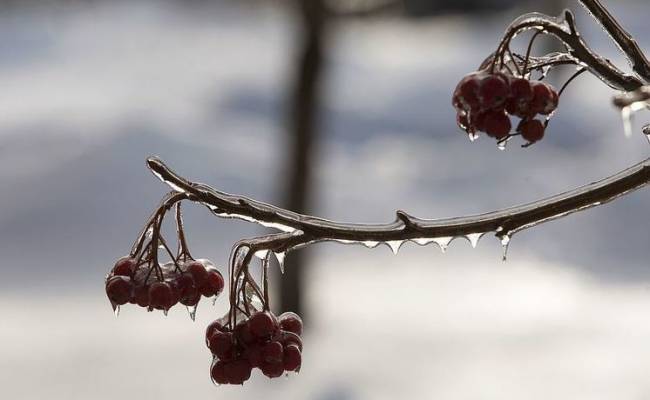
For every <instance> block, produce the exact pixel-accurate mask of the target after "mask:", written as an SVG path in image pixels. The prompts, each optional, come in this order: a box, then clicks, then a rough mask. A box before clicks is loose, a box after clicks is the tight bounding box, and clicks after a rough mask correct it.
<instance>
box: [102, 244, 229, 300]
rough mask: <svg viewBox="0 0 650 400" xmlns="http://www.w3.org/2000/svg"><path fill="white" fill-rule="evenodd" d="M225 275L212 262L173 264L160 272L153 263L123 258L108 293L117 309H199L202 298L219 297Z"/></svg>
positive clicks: (116, 269) (196, 261) (200, 261)
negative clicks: (126, 306) (177, 306)
mask: <svg viewBox="0 0 650 400" xmlns="http://www.w3.org/2000/svg"><path fill="white" fill-rule="evenodd" d="M223 288H224V280H223V276H222V275H221V273H220V272H219V271H217V269H216V268H215V267H214V265H213V264H212V263H211V262H210V261H208V260H191V261H189V262H185V263H182V262H178V263H174V262H169V263H166V264H164V265H161V266H160V267H159V270H156V268H155V267H154V266H151V265H149V263H144V264H143V265H141V266H138V264H137V261H136V260H135V259H134V258H133V257H128V256H127V257H122V258H120V259H119V260H118V261H117V262H116V263H115V266H114V267H113V269H112V271H111V273H110V274H109V275H108V277H107V278H106V294H107V295H108V299H109V300H110V301H111V304H112V305H113V307H116V306H120V305H123V304H126V303H132V304H137V305H139V306H140V307H146V308H148V309H149V310H150V311H151V310H153V309H159V310H165V311H167V310H169V309H170V308H171V307H173V306H174V305H175V304H177V303H181V304H183V305H185V306H189V307H193V306H196V305H197V304H198V302H199V300H200V299H201V296H202V295H203V296H205V297H211V296H217V295H219V294H220V293H221V292H222V291H223Z"/></svg>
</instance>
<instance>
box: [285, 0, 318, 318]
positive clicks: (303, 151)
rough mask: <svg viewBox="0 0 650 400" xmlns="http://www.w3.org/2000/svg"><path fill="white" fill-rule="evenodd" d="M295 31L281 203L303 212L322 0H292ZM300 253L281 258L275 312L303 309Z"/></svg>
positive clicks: (314, 136) (313, 134)
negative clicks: (297, 25)
mask: <svg viewBox="0 0 650 400" xmlns="http://www.w3.org/2000/svg"><path fill="white" fill-rule="evenodd" d="M296 8H297V12H298V15H299V17H300V23H301V32H300V33H299V35H298V37H299V40H300V41H301V42H300V43H299V46H300V47H299V53H298V55H297V56H298V58H297V65H296V71H295V77H296V78H295V81H294V83H293V85H294V86H293V88H292V89H291V93H290V96H291V97H290V101H289V107H288V115H287V117H288V121H287V131H288V134H289V141H288V142H289V149H288V153H287V156H286V160H287V164H286V166H285V173H286V177H287V180H286V182H287V184H286V187H285V188H284V193H285V194H286V196H287V197H286V199H285V201H284V205H285V207H286V208H288V209H289V210H292V211H296V212H300V213H307V212H309V211H310V210H309V205H310V193H311V192H312V190H311V189H312V188H311V183H312V182H313V158H314V157H313V156H314V154H316V153H317V151H316V144H317V142H318V122H319V118H318V116H319V99H320V90H319V89H320V85H319V82H320V80H321V74H322V69H323V47H324V43H323V42H324V36H325V28H326V27H325V25H326V17H325V9H324V4H323V1H322V0H296ZM305 253H306V252H305V250H301V251H297V252H295V253H292V254H291V256H290V257H288V258H287V263H286V266H285V274H284V276H283V277H282V279H280V280H279V282H280V293H281V294H280V305H279V307H280V309H281V310H283V311H294V312H297V313H299V314H300V315H301V316H303V317H304V316H305V312H304V309H303V287H304V284H303V283H304V282H303V277H304V273H305V270H306V267H307V265H306V262H307V254H305Z"/></svg>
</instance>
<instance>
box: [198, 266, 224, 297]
mask: <svg viewBox="0 0 650 400" xmlns="http://www.w3.org/2000/svg"><path fill="white" fill-rule="evenodd" d="M223 286H224V281H223V276H222V275H221V273H220V272H219V271H217V270H213V269H211V270H209V271H207V278H206V280H205V283H204V284H203V286H201V288H200V290H201V294H202V295H204V296H205V297H210V296H218V295H219V294H221V292H222V291H223Z"/></svg>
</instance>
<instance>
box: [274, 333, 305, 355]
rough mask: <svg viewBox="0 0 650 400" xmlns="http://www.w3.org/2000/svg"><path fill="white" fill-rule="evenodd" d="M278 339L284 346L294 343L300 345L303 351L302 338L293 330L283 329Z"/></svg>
mask: <svg viewBox="0 0 650 400" xmlns="http://www.w3.org/2000/svg"><path fill="white" fill-rule="evenodd" d="M278 340H279V341H280V343H282V345H283V346H284V347H287V346H290V345H292V344H294V345H296V346H298V348H299V349H300V351H302V339H300V336H298V335H296V334H295V333H293V332H286V331H281V333H280V337H279V339H278Z"/></svg>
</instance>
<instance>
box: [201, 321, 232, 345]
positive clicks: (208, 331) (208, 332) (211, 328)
mask: <svg viewBox="0 0 650 400" xmlns="http://www.w3.org/2000/svg"><path fill="white" fill-rule="evenodd" d="M216 332H227V330H226V328H225V327H224V326H223V324H222V323H221V320H215V321H212V322H211V323H210V325H208V327H207V328H205V344H206V345H207V346H208V348H209V347H210V344H209V340H210V338H211V337H212V335H214V334H215V333H216Z"/></svg>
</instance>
